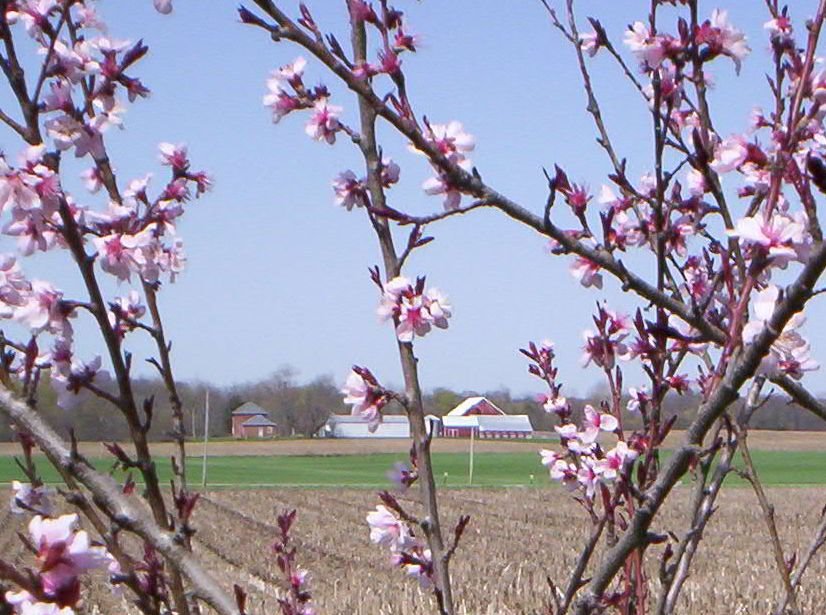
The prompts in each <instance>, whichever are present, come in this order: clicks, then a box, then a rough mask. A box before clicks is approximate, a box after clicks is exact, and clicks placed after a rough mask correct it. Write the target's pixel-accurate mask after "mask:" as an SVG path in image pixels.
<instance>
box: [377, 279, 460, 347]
mask: <svg viewBox="0 0 826 615" xmlns="http://www.w3.org/2000/svg"><path fill="white" fill-rule="evenodd" d="M382 290H383V294H382V298H381V302H380V304H379V308H378V314H379V318H380V319H381V320H382V321H387V320H392V321H393V322H394V323H396V337H397V338H398V339H399V341H401V342H412V341H413V338H414V337H416V336H418V337H423V336H425V335H427V333H429V332H430V330H431V328H432V327H438V328H439V329H447V326H448V319H449V318H450V317H451V314H452V310H453V308H452V307H451V305H450V303H448V300H447V297H446V296H444V295H443V294H442V293H441V292H440V291H439V290H438V289H436V288H429V289H427V290H425V279H424V278H423V277H420V278H417V280H416V283H415V284H413V283H412V282H411V281H410V280H409V279H407V278H405V277H402V276H399V277H396V278H393V279H392V280H390V281H389V282H387V283H386V284H384V286H383V289H382Z"/></svg>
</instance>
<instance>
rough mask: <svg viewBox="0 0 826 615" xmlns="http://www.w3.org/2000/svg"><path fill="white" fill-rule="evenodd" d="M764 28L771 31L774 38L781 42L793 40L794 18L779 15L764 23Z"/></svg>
mask: <svg viewBox="0 0 826 615" xmlns="http://www.w3.org/2000/svg"><path fill="white" fill-rule="evenodd" d="M763 28H764V29H766V30H768V31H769V32H770V33H771V36H772V39H775V40H778V41H780V42H784V41H790V40H792V31H793V28H792V20H791V19H789V18H788V17H787V16H786V15H779V16H778V17H777V18H775V19H770V20H769V21H767V22H766V23H764V24H763Z"/></svg>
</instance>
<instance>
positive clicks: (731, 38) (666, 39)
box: [584, 9, 751, 71]
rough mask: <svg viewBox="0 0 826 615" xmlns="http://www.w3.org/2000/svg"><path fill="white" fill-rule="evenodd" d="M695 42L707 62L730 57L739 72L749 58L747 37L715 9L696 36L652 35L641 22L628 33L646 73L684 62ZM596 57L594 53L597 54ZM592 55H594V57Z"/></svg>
mask: <svg viewBox="0 0 826 615" xmlns="http://www.w3.org/2000/svg"><path fill="white" fill-rule="evenodd" d="M689 37H693V42H694V43H696V44H697V45H699V46H702V47H703V49H702V52H701V53H702V57H703V58H704V60H705V61H709V60H712V59H713V58H715V57H716V56H720V55H722V56H727V57H729V58H731V59H732V60H733V61H734V64H735V66H736V67H737V70H738V71H739V69H740V65H741V63H742V61H743V59H744V58H745V57H746V56H747V55H748V54H749V52H750V51H751V49H749V46H748V43H747V41H746V37H745V35H744V34H743V33H742V32H741V31H739V30H737V29H736V28H734V27H733V26H732V25H731V24H730V23H729V21H728V12H727V11H722V10H719V9H715V10H714V11H713V12H712V14H711V18H710V19H707V20H706V21H705V22H703V23H702V24H699V25H698V26H697V29H696V30H695V31H694V32H693V33H688V32H686V33H684V34H682V35H681V36H680V37H674V36H671V35H669V34H652V32H651V30H650V29H649V27H648V25H646V24H645V23H643V22H641V21H636V22H634V23H633V24H632V25H631V26H630V27H629V29H628V30H627V31H626V33H625V44H626V45H627V46H628V48H629V49H630V50H631V51H632V52H633V53H634V55H636V56H637V58H638V59H639V61H640V62H641V63H642V65H643V67H644V68H645V69H646V70H652V69H658V68H660V66H661V65H662V64H663V62H664V61H666V60H670V61H671V62H674V63H675V64H680V63H682V62H683V61H684V56H685V54H686V52H687V50H688V48H689V45H690V44H691V43H692V40H691V38H689ZM592 40H593V38H592V37H591V36H589V37H587V38H586V39H585V43H584V44H587V45H588V48H589V49H591V48H593V46H594V45H593V43H591V42H590V41H592ZM594 53H595V52H594ZM592 55H593V54H592Z"/></svg>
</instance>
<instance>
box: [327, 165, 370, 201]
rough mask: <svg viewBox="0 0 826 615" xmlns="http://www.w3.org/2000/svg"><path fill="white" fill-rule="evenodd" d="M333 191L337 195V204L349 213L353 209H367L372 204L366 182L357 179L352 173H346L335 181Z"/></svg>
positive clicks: (341, 174)
mask: <svg viewBox="0 0 826 615" xmlns="http://www.w3.org/2000/svg"><path fill="white" fill-rule="evenodd" d="M333 191H334V192H335V193H336V204H337V205H341V206H342V207H344V208H345V209H346V210H347V211H350V210H352V209H353V207H365V206H367V205H368V204H369V203H370V198H369V196H368V193H367V186H366V185H365V183H364V180H361V179H359V178H358V177H356V174H355V173H353V172H352V171H349V170H348V171H344V172H342V173H340V174H339V176H338V177H336V178H335V180H333Z"/></svg>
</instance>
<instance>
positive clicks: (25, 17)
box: [5, 0, 57, 37]
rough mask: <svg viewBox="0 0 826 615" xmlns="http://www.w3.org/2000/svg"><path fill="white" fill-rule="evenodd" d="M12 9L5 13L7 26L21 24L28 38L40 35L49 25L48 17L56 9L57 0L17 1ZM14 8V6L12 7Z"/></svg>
mask: <svg viewBox="0 0 826 615" xmlns="http://www.w3.org/2000/svg"><path fill="white" fill-rule="evenodd" d="M15 5H16V6H15V8H14V9H8V10H7V11H6V15H5V18H6V20H7V21H8V23H9V24H16V23H18V21H20V22H22V23H23V25H24V26H25V28H26V32H27V33H28V34H29V36H32V37H38V36H40V35H42V33H43V29H44V28H46V27H48V25H49V15H50V14H51V13H52V11H54V10H55V9H56V8H57V0H18V1H17V2H16V3H15ZM13 6H14V5H13Z"/></svg>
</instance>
